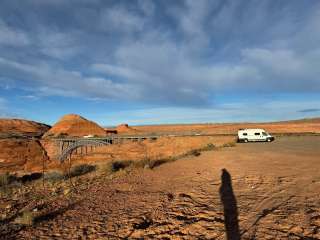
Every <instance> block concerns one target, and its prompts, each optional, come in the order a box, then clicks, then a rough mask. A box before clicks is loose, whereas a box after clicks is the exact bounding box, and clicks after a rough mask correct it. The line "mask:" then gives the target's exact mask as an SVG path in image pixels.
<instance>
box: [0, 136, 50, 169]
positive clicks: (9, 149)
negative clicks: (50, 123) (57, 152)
mask: <svg viewBox="0 0 320 240" xmlns="http://www.w3.org/2000/svg"><path fill="white" fill-rule="evenodd" d="M0 149H1V151H0V173H2V172H6V171H10V172H12V171H25V172H30V171H38V170H40V169H41V168H42V164H43V161H46V160H48V158H47V155H46V152H45V151H44V149H43V148H42V146H41V145H40V143H39V141H36V140H31V139H12V138H11V139H8V138H7V139H0Z"/></svg>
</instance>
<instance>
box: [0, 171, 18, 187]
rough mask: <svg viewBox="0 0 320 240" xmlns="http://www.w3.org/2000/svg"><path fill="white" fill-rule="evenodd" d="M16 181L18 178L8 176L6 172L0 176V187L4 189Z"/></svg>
mask: <svg viewBox="0 0 320 240" xmlns="http://www.w3.org/2000/svg"><path fill="white" fill-rule="evenodd" d="M16 181H18V178H17V177H16V176H14V175H10V174H9V173H8V172H6V173H2V174H0V187H4V188H5V187H7V186H8V185H9V184H12V183H13V182H16Z"/></svg>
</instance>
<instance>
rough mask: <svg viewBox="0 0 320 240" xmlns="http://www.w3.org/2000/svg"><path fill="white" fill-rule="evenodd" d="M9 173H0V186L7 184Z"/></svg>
mask: <svg viewBox="0 0 320 240" xmlns="http://www.w3.org/2000/svg"><path fill="white" fill-rule="evenodd" d="M9 178H10V176H9V173H2V174H0V187H5V186H7V185H8V184H9V181H10V179H9Z"/></svg>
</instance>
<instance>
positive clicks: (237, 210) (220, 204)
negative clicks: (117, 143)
mask: <svg viewBox="0 0 320 240" xmlns="http://www.w3.org/2000/svg"><path fill="white" fill-rule="evenodd" d="M319 156H320V136H279V137H277V138H276V141H274V142H272V143H248V144H236V145H235V146H234V145H230V146H224V147H223V146H221V147H215V148H212V149H210V151H202V152H200V153H199V154H195V155H192V154H191V155H187V156H185V157H182V158H179V159H177V160H176V161H172V162H167V163H164V164H161V165H159V166H156V167H154V168H152V169H150V168H148V167H145V168H142V169H141V168H139V169H138V168H132V169H131V168H130V167H129V168H123V169H122V168H121V169H119V171H116V172H113V173H112V174H109V173H107V172H106V171H104V170H103V168H101V169H102V170H101V169H100V168H99V167H98V169H97V170H96V171H92V172H90V173H88V174H84V175H82V176H78V177H74V178H70V179H69V180H63V181H57V182H51V181H44V182H43V181H42V180H41V179H38V180H36V181H30V182H26V183H25V184H24V185H17V186H15V187H14V188H12V189H9V190H8V191H7V192H6V193H3V194H2V195H1V200H0V202H1V208H0V209H1V214H2V220H1V223H0V224H1V225H0V233H1V238H2V239H226V238H227V239H240V238H241V239H320V200H319V194H320V190H319V189H320V175H319V169H320V161H319V159H320V158H319ZM99 169H100V170H99Z"/></svg>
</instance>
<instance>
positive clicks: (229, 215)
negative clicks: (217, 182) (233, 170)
mask: <svg viewBox="0 0 320 240" xmlns="http://www.w3.org/2000/svg"><path fill="white" fill-rule="evenodd" d="M219 192H220V199H221V202H222V204H223V211H224V226H225V229H226V235H227V239H228V240H237V239H240V232H239V221H238V208H237V200H236V197H235V195H234V193H233V189H232V180H231V176H230V173H229V172H228V171H227V170H226V169H222V174H221V186H220V189H219Z"/></svg>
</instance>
